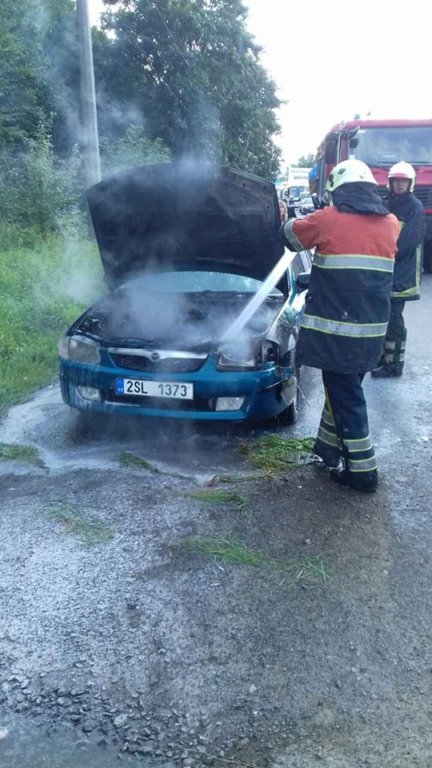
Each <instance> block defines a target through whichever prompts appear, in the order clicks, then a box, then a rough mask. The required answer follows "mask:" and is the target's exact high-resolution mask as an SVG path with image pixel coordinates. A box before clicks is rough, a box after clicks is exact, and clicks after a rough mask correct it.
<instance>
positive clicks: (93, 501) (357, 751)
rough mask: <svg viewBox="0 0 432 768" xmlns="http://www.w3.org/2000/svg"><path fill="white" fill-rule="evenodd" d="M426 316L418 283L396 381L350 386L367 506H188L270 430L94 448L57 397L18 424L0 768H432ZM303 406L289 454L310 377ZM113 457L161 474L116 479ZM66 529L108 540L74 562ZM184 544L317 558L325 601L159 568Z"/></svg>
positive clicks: (73, 542)
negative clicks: (31, 451) (369, 481)
mask: <svg viewBox="0 0 432 768" xmlns="http://www.w3.org/2000/svg"><path fill="white" fill-rule="evenodd" d="M431 310H432V278H431V277H430V276H428V275H426V276H425V277H424V284H423V297H422V300H421V301H420V302H412V303H411V304H409V305H407V308H406V312H405V316H406V320H407V325H408V330H409V332H408V341H407V355H406V357H407V362H406V371H405V374H404V376H403V377H402V378H401V379H398V380H385V381H377V380H373V379H371V378H370V377H367V379H366V381H365V392H366V397H367V400H368V407H369V417H370V426H371V432H372V434H373V437H374V442H375V446H376V452H377V457H378V461H379V465H380V471H381V486H380V489H379V492H378V493H377V494H376V495H374V496H372V497H367V498H366V499H365V498H364V497H363V496H362V495H361V494H360V495H359V494H355V493H353V492H351V491H349V490H346V489H340V488H337V487H333V485H332V484H331V483H330V481H329V480H328V479H327V477H326V476H325V475H324V473H323V472H320V471H319V470H318V469H317V468H315V467H305V468H302V469H299V470H296V471H295V473H294V474H289V473H288V474H287V476H286V477H279V478H274V479H268V480H265V481H263V480H259V479H258V478H257V479H256V480H252V481H250V482H248V483H247V484H246V485H244V484H242V482H240V483H239V484H238V485H237V486H236V488H237V490H239V492H241V493H242V494H246V495H247V497H248V505H247V507H245V508H242V509H234V508H232V507H230V506H229V504H227V505H225V506H224V505H221V506H219V507H215V508H213V509H208V508H204V507H203V505H200V504H199V503H198V502H197V501H195V500H193V499H191V497H190V493H191V491H193V489H196V488H198V487H202V486H204V484H205V483H206V482H208V481H209V480H210V479H211V478H213V477H214V476H220V475H224V474H227V473H231V474H232V473H239V475H242V474H245V473H246V474H247V473H248V472H249V473H250V467H248V465H247V463H246V461H245V458H244V456H243V455H242V453H241V451H240V450H239V449H240V447H241V445H242V443H243V442H244V441H248V440H250V439H252V438H253V437H255V436H257V435H260V434H263V433H265V432H271V431H273V430H274V428H275V427H274V425H263V426H261V427H259V428H256V427H253V428H252V427H249V428H246V427H241V428H233V427H230V428H227V429H225V428H224V427H222V428H221V427H219V428H218V429H217V430H216V431H215V429H214V428H212V429H210V428H206V427H205V426H204V427H203V426H202V425H201V426H200V427H199V428H197V427H196V426H195V425H185V424H184V422H182V423H181V424H172V423H164V422H160V421H157V422H156V421H152V420H140V419H135V420H134V419H131V420H129V419H127V420H126V419H125V420H121V421H118V420H117V421H115V422H112V423H111V424H110V425H109V426H108V427H107V428H104V427H102V428H98V429H97V430H96V431H95V432H93V433H91V434H89V432H88V431H87V429H86V428H83V427H82V425H80V424H79V420H78V419H77V417H76V414H74V413H72V412H71V411H70V410H69V409H68V408H67V407H66V406H64V405H63V404H62V402H61V398H60V394H59V390H58V387H57V386H52V387H49V388H47V389H45V390H43V391H41V392H39V393H37V394H36V396H35V397H34V398H32V400H31V401H29V402H28V403H25V404H23V405H20V406H18V407H16V408H13V409H11V411H10V412H9V414H8V416H7V418H6V419H5V420H4V422H3V423H2V425H1V438H0V439H1V442H4V443H17V444H20V445H31V446H34V447H35V448H37V450H38V452H39V455H40V457H41V459H42V461H43V466H38V465H36V464H34V465H32V464H25V463H23V462H16V461H14V462H11V461H3V462H1V463H0V494H1V496H0V497H1V507H2V512H1V516H0V536H1V538H2V543H3V544H2V558H1V561H0V584H1V590H2V617H1V625H0V737H1V735H2V731H1V729H2V728H6V729H7V730H8V734H7V735H6V736H4V738H0V765H1V766H3V765H5V766H7V768H30V767H31V768H45V767H46V768H48V766H49V768H57V766H58V768H72V766H74V767H75V766H76V768H78V766H79V767H80V768H87V766H88V767H90V766H96V767H97V766H99V765H100V766H107V768H110V766H111V765H117V764H119V760H120V763H121V761H122V760H123V761H124V762H126V763H128V762H131V764H132V763H133V764H136V763H137V761H139V762H140V764H142V765H144V766H145V768H147V765H149V766H150V765H151V766H153V768H155V767H156V766H160V768H177V767H181V768H183V767H184V768H188V766H195V767H196V768H200V767H201V766H204V765H215V766H217V767H218V768H219V767H220V768H221V767H222V766H226V765H229V764H230V765H233V766H242V768H244V766H246V765H249V766H252V767H253V768H264V767H265V766H269V767H271V768H309V767H310V766H314V765H315V764H317V761H319V764H320V765H323V766H325V767H327V766H328V767H329V768H331V767H333V768H335V767H336V768H339V766H340V768H357V766H358V767H359V768H361V766H372V767H373V768H396V766H397V768H413V766H421V768H424V767H425V766H429V765H432V741H431V737H430V736H429V724H430V697H431V695H432V676H431V669H432V646H431V644H430V637H431V636H432V612H431V610H430V609H431V600H430V581H431V577H432V559H431V555H430V553H431V551H432V548H431V543H432V542H431V522H430V506H431V505H430V496H431V492H432V472H431V467H432V464H431V460H432V450H431V442H432V419H431V416H432V398H431V396H430V390H431V383H432V345H431V342H430V338H429V333H430V330H429V328H430V322H429V318H430V315H431ZM301 388H302V396H301V398H300V415H299V421H298V423H297V424H296V425H295V426H294V427H290V428H280V430H279V432H280V434H282V435H292V434H293V435H296V436H305V435H311V434H314V433H315V431H316V428H317V425H318V421H319V417H320V411H321V404H322V392H321V385H320V377H319V374H318V373H317V372H316V371H310V370H309V371H308V370H306V371H304V372H303V374H302V379H301ZM125 452H131V453H134V454H136V455H138V456H140V457H142V458H144V459H145V460H146V461H148V462H149V463H151V465H152V467H153V468H155V469H156V470H159V473H162V474H158V473H155V472H152V471H147V472H146V471H142V470H141V471H140V470H137V469H133V468H128V467H124V466H122V465H121V461H120V459H121V456H122V454H124V453H125ZM62 505H63V506H62ZM68 510H69V511H70V510H72V511H75V512H76V513H77V514H82V515H83V516H84V517H85V518H89V519H92V518H93V517H97V519H98V520H99V521H102V522H103V523H104V524H105V525H106V526H107V530H108V529H109V532H110V536H111V538H109V539H108V538H107V540H106V541H100V542H99V543H97V544H96V545H95V546H94V547H89V546H85V545H83V543H82V541H80V540H79V538H77V536H76V530H74V528H73V527H72V525H71V520H70V519H69V518H68V517H67V514H68ZM65 522H66V523H68V524H69V528H68V527H67V526H66V527H65ZM72 522H74V521H72ZM75 522H76V520H75ZM190 535H212V536H220V535H223V536H224V537H226V538H229V537H231V538H232V537H234V538H235V539H237V540H239V541H242V542H244V543H245V544H246V545H247V546H249V547H252V548H255V549H259V550H260V551H264V552H265V553H266V554H268V556H269V558H270V559H272V560H273V561H274V562H276V561H277V562H279V561H280V559H281V558H282V559H285V560H292V559H294V560H298V558H299V557H304V556H309V555H311V556H321V555H323V556H324V557H325V558H326V562H327V565H326V568H328V579H326V580H325V582H323V581H322V580H319V579H318V580H313V579H312V581H311V582H308V581H306V582H303V581H302V580H300V581H298V582H295V583H289V580H288V581H287V580H286V576H285V575H283V574H281V572H280V571H279V570H278V569H276V572H275V570H274V569H273V570H272V569H271V568H270V569H267V570H266V569H265V568H261V569H255V570H254V569H253V568H251V567H250V566H246V567H239V565H238V564H232V563H225V562H223V561H222V562H221V561H220V560H216V559H214V558H205V557H200V556H196V555H190V554H189V555H187V554H185V553H179V552H178V550H176V549H175V547H174V549H173V546H174V545H175V544H176V542H178V541H179V540H182V539H183V538H184V537H187V536H190ZM278 567H279V566H278Z"/></svg>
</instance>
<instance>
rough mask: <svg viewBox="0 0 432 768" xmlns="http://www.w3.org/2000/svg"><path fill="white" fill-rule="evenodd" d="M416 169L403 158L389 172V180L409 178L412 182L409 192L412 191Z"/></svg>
mask: <svg viewBox="0 0 432 768" xmlns="http://www.w3.org/2000/svg"><path fill="white" fill-rule="evenodd" d="M415 177H416V175H415V170H414V168H413V167H412V165H410V164H409V163H405V161H404V160H402V161H401V162H400V163H396V164H395V165H392V167H391V168H390V170H389V172H388V177H387V178H388V180H389V182H390V179H408V180H409V181H410V182H411V183H410V185H409V187H408V192H412V191H413V189H414V184H415Z"/></svg>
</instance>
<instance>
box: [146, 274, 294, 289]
mask: <svg viewBox="0 0 432 768" xmlns="http://www.w3.org/2000/svg"><path fill="white" fill-rule="evenodd" d="M133 282H134V285H135V286H136V283H137V282H139V283H140V284H141V285H142V289H143V290H144V291H162V292H165V291H166V292H169V293H184V292H186V291H187V292H191V293H195V292H200V291H213V292H221V293H224V292H233V293H256V292H257V290H258V289H259V288H260V286H261V285H262V282H261V281H260V280H255V279H254V278H252V277H244V276H243V275H231V274H226V273H224V272H158V273H147V274H145V275H142V276H141V277H139V278H135V280H134V281H133ZM273 293H275V294H276V293H278V294H280V291H277V289H274V291H273Z"/></svg>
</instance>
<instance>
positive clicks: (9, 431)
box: [0, 386, 305, 482]
mask: <svg viewBox="0 0 432 768" xmlns="http://www.w3.org/2000/svg"><path fill="white" fill-rule="evenodd" d="M304 428H305V425H304V424H302V429H297V426H296V430H295V431H296V434H298V433H301V432H303V430H304ZM263 431H264V432H265V431H274V426H272V427H270V428H269V426H268V425H267V427H266V428H264V430H263V429H262V428H261V429H257V428H256V427H253V426H251V425H241V424H239V425H233V424H231V425H230V424H223V423H218V424H215V423H212V424H210V423H200V424H197V423H196V422H195V423H191V422H188V421H183V420H181V421H180V420H178V421H176V420H168V419H167V420H164V419H152V418H146V419H144V418H140V417H131V416H122V417H116V416H113V417H110V418H104V417H103V418H102V419H101V420H100V421H99V423H97V424H96V425H95V427H94V428H92V429H91V431H90V430H89V428H88V426H86V427H83V425H82V422H80V414H78V413H77V412H76V411H73V410H71V409H70V408H68V407H67V406H65V405H64V403H63V402H62V399H61V395H60V390H59V387H58V386H51V387H48V388H46V389H44V390H41V391H40V392H38V393H37V394H36V395H35V397H33V398H32V399H31V400H30V401H28V402H26V403H23V404H22V405H18V406H14V407H13V408H11V409H10V411H9V413H8V415H7V417H6V419H5V420H4V422H3V423H2V426H1V441H2V442H4V443H14V444H18V445H31V446H33V447H35V448H36V449H37V450H38V452H39V456H40V458H41V459H42V461H43V462H44V465H45V470H40V469H39V468H31V467H30V465H29V466H28V467H26V468H25V471H26V472H39V473H40V472H41V471H46V470H50V471H52V472H64V471H70V470H76V469H118V468H119V466H120V464H119V460H120V456H121V455H122V454H124V453H125V452H129V453H132V454H136V455H137V456H139V457H141V458H144V459H145V460H146V461H148V462H149V463H151V464H152V465H153V466H154V467H155V468H156V469H158V470H160V471H162V472H168V473H170V472H172V473H173V474H175V473H181V474H184V475H185V476H187V477H191V478H193V479H195V480H196V481H197V482H205V481H206V480H208V479H210V478H211V477H213V476H214V475H220V474H227V473H228V474H229V473H232V472H233V467H234V468H235V470H236V471H240V472H241V471H242V469H243V468H244V469H249V470H250V468H249V467H247V466H246V462H245V460H244V459H242V458H241V455H240V452H239V448H240V444H241V442H242V441H243V440H245V439H247V438H248V437H256V436H257V435H258V434H263ZM285 431H286V432H287V434H289V433H290V432H291V431H290V429H289V428H288V429H286V430H283V432H285ZM242 464H243V466H242ZM2 471H4V472H5V471H6V462H4V463H3V464H2V463H1V462H0V472H2ZM7 471H10V464H9V469H8V470H7ZM14 471H15V467H14ZM17 471H21V470H20V469H19V468H18V465H17Z"/></svg>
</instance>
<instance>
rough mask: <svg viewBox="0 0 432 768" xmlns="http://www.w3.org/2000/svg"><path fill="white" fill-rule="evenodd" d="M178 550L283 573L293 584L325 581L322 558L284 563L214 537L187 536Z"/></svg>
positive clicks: (301, 559)
mask: <svg viewBox="0 0 432 768" xmlns="http://www.w3.org/2000/svg"><path fill="white" fill-rule="evenodd" d="M177 546H178V547H179V548H181V549H183V550H185V551H187V552H196V553H198V554H202V555H213V556H214V557H216V558H218V559H220V560H225V561H227V562H229V563H232V564H235V565H251V566H254V567H256V568H268V569H271V570H275V571H277V572H282V573H285V574H286V575H287V578H288V579H289V580H290V579H291V580H292V581H299V582H304V581H310V580H312V581H315V580H319V581H324V582H326V581H327V573H326V570H325V563H324V559H323V557H322V556H321V555H315V556H310V557H300V558H299V559H298V560H293V561H284V560H279V559H278V558H273V557H271V556H270V555H268V554H266V553H265V552H261V551H259V550H257V549H251V548H250V547H248V546H246V544H244V543H243V542H241V541H234V540H233V539H230V538H226V537H223V538H222V537H217V536H190V537H187V538H184V539H182V540H180V541H179V542H178V544H177ZM282 583H283V582H282Z"/></svg>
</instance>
